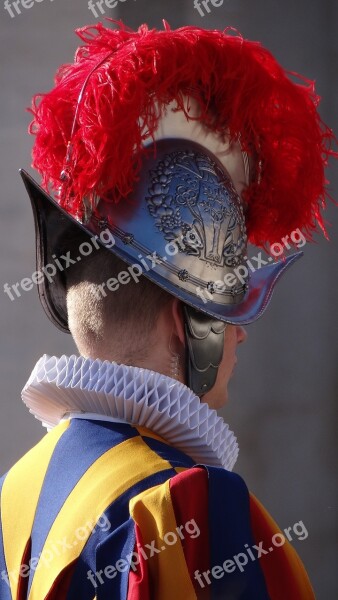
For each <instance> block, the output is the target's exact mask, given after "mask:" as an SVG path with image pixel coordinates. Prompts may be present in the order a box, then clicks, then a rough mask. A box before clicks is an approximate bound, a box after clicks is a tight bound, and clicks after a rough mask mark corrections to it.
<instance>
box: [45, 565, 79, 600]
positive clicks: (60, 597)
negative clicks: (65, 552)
mask: <svg viewBox="0 0 338 600" xmlns="http://www.w3.org/2000/svg"><path fill="white" fill-rule="evenodd" d="M76 562H77V561H76V560H73V561H72V562H71V563H69V564H68V565H67V566H66V567H65V569H63V570H62V571H61V573H59V575H58V577H57V578H56V579H55V581H54V583H53V585H52V587H51V589H50V590H49V592H48V594H47V596H46V598H45V600H65V599H66V598H67V594H68V590H69V586H70V582H71V580H72V577H73V575H74V571H75V569H76Z"/></svg>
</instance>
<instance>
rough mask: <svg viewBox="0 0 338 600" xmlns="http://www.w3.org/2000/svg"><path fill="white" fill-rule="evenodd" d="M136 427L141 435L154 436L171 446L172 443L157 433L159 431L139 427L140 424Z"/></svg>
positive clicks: (155, 438)
mask: <svg viewBox="0 0 338 600" xmlns="http://www.w3.org/2000/svg"><path fill="white" fill-rule="evenodd" d="M134 429H136V430H137V431H138V433H139V434H140V435H144V436H145V437H150V438H153V439H154V440H158V441H159V442H163V443H164V444H167V446H171V444H169V443H168V442H167V441H166V440H164V439H163V438H161V437H160V436H159V435H157V433H154V432H153V431H151V429H147V428H146V427H139V426H138V425H137V426H134Z"/></svg>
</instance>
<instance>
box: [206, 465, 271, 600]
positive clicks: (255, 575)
mask: <svg viewBox="0 0 338 600" xmlns="http://www.w3.org/2000/svg"><path fill="white" fill-rule="evenodd" d="M205 468H206V469H207V471H208V474H209V524H210V533H209V535H210V562H211V564H210V570H212V568H213V567H215V566H216V565H217V566H220V567H222V565H223V564H224V562H225V561H226V560H232V561H233V558H234V556H236V555H239V554H240V553H241V556H240V557H239V558H238V559H237V560H238V562H242V563H243V566H241V568H242V571H241V569H240V567H239V566H237V564H236V562H233V565H235V568H234V570H233V572H232V573H229V572H224V575H223V576H222V578H220V579H216V578H215V577H213V576H212V574H210V579H211V589H210V591H211V600H221V599H223V598H228V597H229V598H238V599H240V600H270V597H269V595H268V592H267V589H266V585H265V579H264V575H263V572H262V570H261V567H260V564H259V560H258V558H256V560H254V561H253V560H252V559H251V558H250V555H248V553H247V547H246V546H245V544H248V546H249V548H252V547H253V545H254V544H255V540H254V537H253V533H252V530H251V525H250V504H249V492H248V489H247V487H246V485H245V483H244V481H243V479H242V478H241V477H240V476H239V475H237V474H235V473H230V472H229V471H226V470H225V469H222V468H219V467H209V466H208V467H205ZM253 554H254V556H257V553H256V554H255V552H254V551H253ZM246 559H247V562H246ZM244 563H245V564H244ZM233 565H231V566H230V563H227V565H226V566H227V568H229V569H231V570H232V569H233ZM215 572H217V571H215ZM219 573H220V572H219V571H218V574H219Z"/></svg>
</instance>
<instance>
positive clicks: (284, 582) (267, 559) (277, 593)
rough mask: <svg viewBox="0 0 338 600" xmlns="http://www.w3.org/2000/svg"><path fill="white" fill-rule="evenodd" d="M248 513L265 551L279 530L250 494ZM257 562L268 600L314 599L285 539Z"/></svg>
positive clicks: (255, 533) (307, 579) (257, 541)
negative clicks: (266, 589) (268, 596)
mask: <svg viewBox="0 0 338 600" xmlns="http://www.w3.org/2000/svg"><path fill="white" fill-rule="evenodd" d="M250 516H251V527H252V532H253V535H254V538H255V541H256V544H257V545H258V544H259V543H260V542H263V548H264V549H265V550H268V549H269V548H271V547H272V546H273V543H272V537H273V535H274V534H275V533H280V532H281V530H280V529H279V527H278V526H277V524H276V523H275V522H274V520H273V519H272V517H270V515H269V514H268V512H267V511H266V510H265V508H264V507H263V506H262V505H261V504H260V502H259V501H258V500H257V499H256V498H255V497H254V496H253V495H251V494H250ZM282 533H283V532H282ZM259 562H260V566H261V568H262V571H263V573H264V577H265V581H266V586H267V588H268V592H269V595H270V597H271V600H286V598H287V600H315V595H314V593H313V589H312V587H311V583H310V581H309V578H308V576H307V573H306V571H305V568H304V565H303V563H302V561H301V560H300V558H299V556H298V554H297V552H296V551H295V549H294V548H292V546H291V544H290V543H289V542H288V541H286V542H285V544H284V545H283V546H280V547H275V548H274V549H273V551H272V552H269V553H268V554H265V555H263V556H262V557H260V559H259Z"/></svg>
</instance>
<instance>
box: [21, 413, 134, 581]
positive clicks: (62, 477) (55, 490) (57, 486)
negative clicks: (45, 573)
mask: <svg viewBox="0 0 338 600" xmlns="http://www.w3.org/2000/svg"><path fill="white" fill-rule="evenodd" d="M138 435H139V433H138V432H137V430H136V429H135V428H133V427H131V426H130V425H127V424H120V423H112V422H107V421H90V420H87V419H72V420H71V424H70V426H69V427H68V429H67V430H66V431H65V433H64V434H63V436H62V437H61V438H60V440H59V441H58V443H57V445H56V447H55V450H54V453H53V456H52V458H51V460H50V463H49V465H48V469H47V473H46V476H45V479H44V482H43V486H42V489H41V494H40V497H39V502H38V506H37V510H36V514H35V519H34V525H33V530H32V550H31V555H32V556H33V557H35V556H39V555H40V553H41V552H42V550H43V547H44V544H45V541H46V538H47V536H48V533H49V530H50V528H51V526H52V525H53V523H54V521H55V519H56V517H57V515H58V514H59V512H60V510H61V508H62V506H63V504H64V502H65V501H66V499H67V498H68V496H69V494H70V493H71V491H72V490H73V489H74V487H75V486H76V484H77V483H78V482H79V480H80V479H81V478H82V477H83V475H84V474H85V473H86V471H87V470H88V469H89V468H90V467H91V465H92V464H93V463H95V461H97V460H98V459H99V458H100V456H102V455H103V454H105V453H106V452H107V451H109V450H110V449H111V448H114V447H115V446H117V445H118V444H121V443H122V442H124V441H126V440H128V439H130V438H133V437H136V436H138ZM34 574H35V571H33V570H32V571H31V575H30V580H29V588H28V589H30V588H31V584H32V580H33V577H34Z"/></svg>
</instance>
